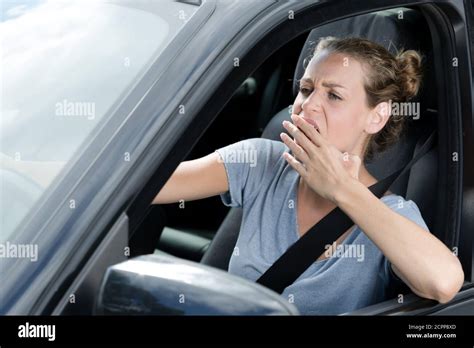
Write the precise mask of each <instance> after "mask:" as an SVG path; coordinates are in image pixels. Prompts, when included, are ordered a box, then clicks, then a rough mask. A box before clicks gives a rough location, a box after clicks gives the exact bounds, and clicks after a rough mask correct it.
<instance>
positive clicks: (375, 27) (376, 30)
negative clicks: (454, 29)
mask: <svg viewBox="0 0 474 348" xmlns="http://www.w3.org/2000/svg"><path fill="white" fill-rule="evenodd" d="M326 36H335V37H338V38H343V37H361V38H365V39H368V40H371V41H374V42H377V43H378V44H380V45H382V46H384V47H385V48H387V49H388V50H389V51H390V52H391V53H396V52H397V50H400V49H402V48H404V49H415V50H418V51H420V52H421V53H422V54H424V55H425V56H426V58H427V60H428V61H429V60H430V59H431V57H430V56H429V55H430V53H429V52H428V51H429V47H431V37H430V34H429V28H428V26H427V25H426V21H425V20H424V18H423V15H422V14H421V13H419V12H418V11H416V10H412V9H409V8H404V7H400V8H396V9H391V10H384V11H379V12H373V13H368V14H365V15H360V16H355V17H350V18H345V19H342V20H338V21H336V22H332V23H328V24H325V25H322V26H320V27H318V28H315V29H313V30H312V31H311V32H310V34H309V35H308V38H307V40H306V43H305V45H304V47H303V49H302V51H301V54H300V57H299V59H298V64H297V66H296V70H295V75H294V79H293V94H294V96H295V97H296V95H297V94H298V88H299V80H300V79H301V78H302V77H303V74H304V66H303V65H304V61H305V59H309V58H310V57H311V56H312V54H313V52H314V49H315V48H316V45H317V43H318V41H319V39H320V38H322V37H326ZM429 65H431V64H429ZM421 94H422V92H420V95H421ZM433 98H434V100H433V102H434V101H435V100H436V98H435V96H433ZM423 99H424V100H425V102H426V104H425V105H424V106H423V107H424V108H429V107H433V105H432V103H431V102H427V100H426V99H427V98H423ZM430 99H431V98H430ZM429 104H431V105H429Z"/></svg>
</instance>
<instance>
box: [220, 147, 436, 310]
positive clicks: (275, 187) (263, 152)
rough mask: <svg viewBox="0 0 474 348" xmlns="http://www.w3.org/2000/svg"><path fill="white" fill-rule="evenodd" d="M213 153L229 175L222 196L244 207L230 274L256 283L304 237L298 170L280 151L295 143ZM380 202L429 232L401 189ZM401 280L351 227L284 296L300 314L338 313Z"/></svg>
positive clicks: (381, 296) (376, 297)
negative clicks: (298, 215) (299, 216)
mask: <svg viewBox="0 0 474 348" xmlns="http://www.w3.org/2000/svg"><path fill="white" fill-rule="evenodd" d="M216 151H217V152H218V153H219V155H220V157H221V160H222V161H223V163H224V166H225V168H226V172H227V177H228V181H229V191H227V192H226V193H224V194H222V195H221V199H222V202H223V203H224V204H225V205H226V206H230V207H242V210H243V218H242V225H241V228H240V232H239V237H238V239H237V243H236V246H235V249H234V252H233V254H232V256H231V259H230V263H229V272H230V273H232V274H235V275H238V276H241V277H244V278H247V279H249V280H252V281H255V280H257V279H258V278H259V277H260V276H261V275H262V274H263V273H264V272H265V271H266V270H267V269H268V268H269V267H270V266H271V265H272V264H273V263H274V262H275V261H276V260H277V259H278V258H279V257H280V256H281V255H282V254H283V253H284V252H285V251H286V250H287V249H288V248H289V247H290V246H291V245H292V244H293V243H294V242H296V241H297V240H298V238H299V235H298V227H297V219H296V207H297V204H296V198H297V196H296V194H297V187H298V180H299V174H298V172H296V171H295V170H294V169H293V168H292V167H291V166H290V165H288V164H287V162H286V160H285V159H284V158H283V157H282V154H283V152H289V151H290V149H289V148H288V147H287V146H286V145H285V144H284V143H282V142H279V141H274V140H268V139H263V138H252V139H247V140H242V141H239V142H237V143H234V144H231V145H228V146H226V147H223V148H220V149H217V150H216ZM381 200H382V201H383V202H384V203H385V204H386V205H388V206H389V207H390V208H391V209H393V210H394V211H396V212H397V213H399V214H401V215H403V216H405V217H407V218H408V219H410V220H412V221H414V222H415V223H417V224H418V225H419V226H421V227H422V228H424V229H426V230H428V227H427V226H426V224H425V222H424V221H423V218H422V216H421V213H420V211H419V209H418V207H417V205H416V204H415V203H414V202H413V201H411V200H409V201H406V200H405V199H404V198H403V197H401V196H399V195H396V194H391V195H387V196H384V197H382V198H381ZM369 213H370V212H369ZM318 257H319V255H315V260H316V259H317V258H318ZM396 282H400V280H399V279H398V278H397V277H396V275H395V274H394V273H393V271H392V269H391V267H390V262H389V261H388V259H387V258H386V257H385V256H384V255H383V254H382V252H381V251H380V249H379V248H378V247H377V246H376V245H375V244H374V243H373V242H372V241H371V240H370V239H369V238H368V237H367V236H366V235H365V233H364V232H363V231H362V230H361V229H360V228H359V227H358V226H354V228H352V229H351V232H350V233H349V235H348V236H347V237H346V239H345V240H344V241H343V242H342V243H341V244H340V245H339V246H338V247H337V248H336V251H335V253H334V254H333V255H332V256H331V257H329V258H327V259H325V260H320V261H315V262H314V263H313V264H312V265H311V266H310V267H309V268H308V269H307V270H306V271H305V272H304V273H303V274H301V276H300V277H299V278H298V279H297V280H296V281H295V282H294V283H293V284H291V285H290V286H288V287H287V288H286V289H285V290H284V292H283V293H282V296H283V297H285V298H286V299H287V300H288V301H289V302H290V303H294V304H295V305H296V307H297V308H298V309H299V311H300V313H301V314H305V315H323V314H341V313H346V312H349V311H353V310H355V309H358V308H362V307H366V306H369V305H371V304H374V303H377V302H381V301H384V300H386V299H388V298H387V296H388V295H387V294H388V292H387V291H388V290H389V288H390V286H392V285H393V284H396Z"/></svg>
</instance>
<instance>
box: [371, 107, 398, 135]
mask: <svg viewBox="0 0 474 348" xmlns="http://www.w3.org/2000/svg"><path fill="white" fill-rule="evenodd" d="M391 110H392V102H391V101H388V102H381V103H378V104H377V105H376V106H375V108H373V109H372V110H371V111H370V113H369V119H368V123H367V126H366V127H365V131H366V132H367V133H369V134H375V133H378V132H379V131H380V130H381V129H382V128H383V127H384V126H385V124H386V123H387V121H388V118H389V117H390V114H391Z"/></svg>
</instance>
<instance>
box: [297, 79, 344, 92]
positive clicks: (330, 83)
mask: <svg viewBox="0 0 474 348" xmlns="http://www.w3.org/2000/svg"><path fill="white" fill-rule="evenodd" d="M300 82H307V83H310V84H313V80H311V78H309V77H303V78H302V79H301V80H300ZM322 85H323V87H327V88H334V87H339V88H344V89H347V88H346V87H344V86H342V85H340V84H338V83H336V82H333V81H325V82H323V83H322Z"/></svg>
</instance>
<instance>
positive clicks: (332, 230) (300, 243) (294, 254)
mask: <svg viewBox="0 0 474 348" xmlns="http://www.w3.org/2000/svg"><path fill="white" fill-rule="evenodd" d="M435 139H436V131H434V132H433V133H431V134H430V136H429V137H428V139H427V140H426V141H425V143H424V144H423V146H422V147H421V148H420V150H419V151H418V153H417V154H415V155H414V156H413V158H412V160H411V161H410V162H409V163H408V164H407V165H406V166H405V167H404V168H402V169H400V170H397V171H396V172H395V173H393V174H391V175H389V176H388V177H386V178H384V179H383V180H381V181H378V182H377V183H375V184H374V185H372V186H370V187H369V190H370V191H371V192H372V193H373V194H374V195H375V196H377V197H378V198H381V197H382V196H383V195H384V193H385V192H387V191H388V189H389V188H390V186H392V184H393V183H394V182H395V181H396V180H397V179H398V178H399V177H401V176H402V175H403V174H405V172H407V171H408V170H409V169H410V168H411V167H412V166H413V165H414V164H415V163H416V162H417V161H418V160H419V159H420V158H421V157H423V156H424V155H425V154H426V153H428V152H429V151H430V150H431V149H432V148H433V147H434V144H435ZM353 225H354V222H353V221H352V220H351V219H350V218H349V217H348V216H347V215H346V214H345V213H344V212H343V211H342V210H341V209H340V208H339V207H337V208H334V209H333V210H331V212H329V213H328V214H327V215H326V216H325V217H324V218H322V219H321V220H320V221H319V222H318V223H317V224H316V225H314V226H313V227H311V229H310V230H308V232H306V233H305V234H304V235H303V236H302V237H301V238H299V239H298V240H297V241H296V242H295V243H294V244H293V245H291V246H290V247H289V248H288V250H287V251H286V252H285V253H284V254H283V255H282V256H280V258H278V259H277V260H276V261H275V263H274V264H273V265H272V266H271V267H270V268H269V269H268V270H267V271H266V272H265V273H263V274H262V276H261V277H260V278H259V279H258V280H257V283H260V284H262V285H264V286H266V287H268V288H270V289H272V290H274V291H276V292H278V293H280V294H281V293H282V292H283V290H284V289H285V288H286V287H287V286H289V285H291V284H292V283H293V282H294V281H295V280H296V279H297V278H298V277H299V276H300V275H301V274H302V273H303V272H304V271H305V270H306V269H307V268H308V267H309V266H311V264H313V263H314V262H315V261H316V257H318V256H319V255H321V254H322V253H323V252H324V251H325V250H326V249H325V247H326V245H332V243H333V242H334V241H336V240H337V239H338V238H339V237H340V236H341V235H342V234H343V233H344V232H345V231H347V230H348V229H349V228H350V227H351V226H353Z"/></svg>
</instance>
